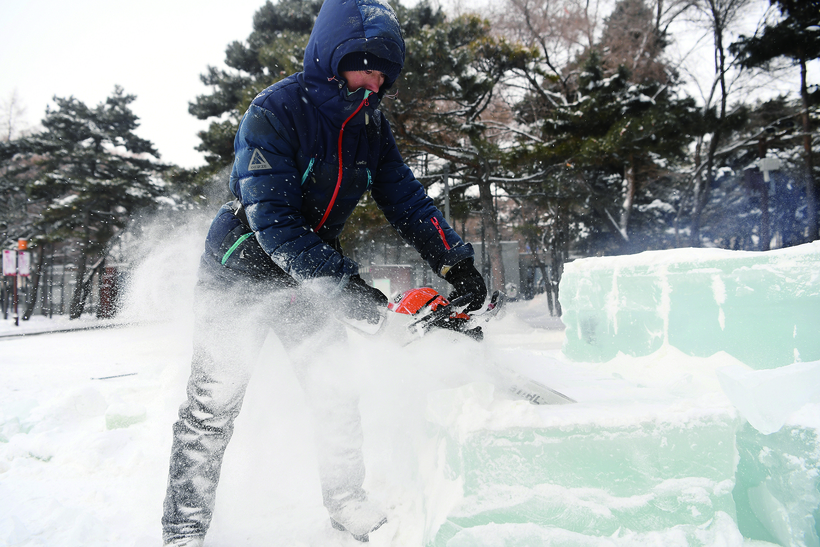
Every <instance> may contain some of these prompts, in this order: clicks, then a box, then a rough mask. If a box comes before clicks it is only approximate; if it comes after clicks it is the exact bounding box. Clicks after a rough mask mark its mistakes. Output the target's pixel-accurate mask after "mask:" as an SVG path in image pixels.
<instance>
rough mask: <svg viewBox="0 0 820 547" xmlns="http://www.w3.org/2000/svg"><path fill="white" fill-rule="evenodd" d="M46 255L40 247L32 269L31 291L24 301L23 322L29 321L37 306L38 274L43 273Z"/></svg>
mask: <svg viewBox="0 0 820 547" xmlns="http://www.w3.org/2000/svg"><path fill="white" fill-rule="evenodd" d="M45 256H46V253H45V248H44V247H43V246H42V245H41V246H40V247H39V252H38V254H37V262H36V265H35V267H34V272H33V273H32V274H31V291H29V295H28V298H27V301H26V311H25V312H23V321H28V320H29V319H31V315H32V314H33V313H34V308H35V307H36V306H37V290H38V289H39V287H40V273H41V272H42V271H43V261H44V259H45Z"/></svg>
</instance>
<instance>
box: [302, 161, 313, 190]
mask: <svg viewBox="0 0 820 547" xmlns="http://www.w3.org/2000/svg"><path fill="white" fill-rule="evenodd" d="M314 161H316V158H310V163H309V164H308V166H307V169H305V173H304V174H303V175H302V185H304V184H305V181H306V180H307V178H308V176H309V175H310V170H311V169H313V162H314Z"/></svg>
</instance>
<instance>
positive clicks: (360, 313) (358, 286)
mask: <svg viewBox="0 0 820 547" xmlns="http://www.w3.org/2000/svg"><path fill="white" fill-rule="evenodd" d="M341 302H342V307H343V310H344V313H345V315H347V316H348V317H350V318H351V319H356V320H357V321H367V322H368V323H372V324H374V325H377V324H378V323H379V322H380V321H381V319H382V312H381V308H384V307H386V306H387V297H386V296H385V295H384V293H383V292H381V291H380V290H379V289H377V288H376V287H371V286H370V285H368V284H367V283H365V282H364V280H363V279H362V278H361V277H359V276H358V275H352V276H350V281H349V282H348V284H347V286H346V287H345V288H344V289H343V290H342V294H341Z"/></svg>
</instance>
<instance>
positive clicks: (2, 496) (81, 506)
mask: <svg viewBox="0 0 820 547" xmlns="http://www.w3.org/2000/svg"><path fill="white" fill-rule="evenodd" d="M191 237H192V239H191V241H195V239H196V234H193V235H192V236H191ZM196 247H197V246H196V244H195V243H191V244H190V245H189V246H188V247H187V248H188V249H189V250H188V251H185V252H180V248H170V247H169V248H167V249H162V248H161V249H159V250H158V251H155V252H152V253H151V254H150V258H149V259H148V260H146V261H145V263H144V266H143V269H142V272H143V273H145V272H150V273H151V275H146V276H141V275H137V276H135V277H134V278H133V279H132V281H131V288H132V293H133V294H132V296H136V298H132V299H131V300H130V301H129V305H128V306H127V308H126V310H125V311H124V312H123V314H122V315H121V316H120V319H119V320H117V321H116V322H113V324H112V323H104V324H102V325H101V326H109V327H110V328H101V329H86V328H83V329H82V330H69V331H67V332H46V331H63V330H65V329H74V328H75V327H77V326H80V327H93V326H96V325H97V324H98V322H96V321H95V320H92V319H83V320H80V321H75V322H68V321H65V320H62V319H51V320H49V319H46V318H42V317H34V318H32V319H31V320H30V321H27V322H23V323H22V324H21V326H19V327H15V326H14V325H13V324H12V322H11V321H10V320H5V321H0V546H9V547H11V546H26V547H34V546H47V547H55V546H59V547H90V546H110V545H118V546H119V545H121V546H126V547H132V546H133V547H156V546H158V545H161V531H160V517H161V512H162V500H163V497H164V494H165V484H166V480H167V469H168V457H169V451H170V445H171V424H172V423H173V422H174V420H175V418H176V412H177V409H178V407H179V404H180V403H181V402H182V400H183V397H184V393H185V382H186V380H187V375H188V371H189V363H190V356H191V324H192V317H191V314H190V296H191V292H192V290H191V288H192V286H193V281H192V276H193V270H194V269H195V265H196V258H197V257H196V254H197V251H196ZM152 261H153V262H152ZM163 264H173V266H174V268H173V272H172V273H173V274H174V275H171V274H170V273H169V271H168V270H167V269H166V268H164V267H162V265H163ZM560 327H561V324H560V322H558V321H556V320H555V319H552V318H550V317H549V316H548V313H547V306H546V303H545V301H544V300H542V299H540V298H536V299H535V300H532V301H528V302H514V303H510V304H509V305H508V307H507V313H506V315H505V316H504V317H502V318H499V319H497V320H494V321H492V322H490V323H487V324H485V326H484V328H485V333H486V334H485V341H484V342H483V343H481V344H477V343H475V342H472V341H470V340H466V339H464V340H461V341H453V340H451V339H450V337H449V336H436V335H431V336H427V337H425V338H424V339H422V340H420V341H418V342H415V343H413V344H411V345H409V346H406V347H400V346H399V345H397V344H395V343H394V342H393V341H391V340H390V339H389V338H384V337H381V338H372V337H367V336H365V335H362V334H357V333H355V332H352V333H351V334H350V344H349V346H350V355H349V359H350V361H351V362H353V363H354V365H355V366H354V367H353V369H354V373H355V375H356V378H355V380H356V381H357V382H358V384H359V385H360V387H361V410H362V419H363V426H364V430H365V447H364V449H365V459H366V464H367V468H368V475H367V479H366V483H365V487H366V488H367V489H368V490H369V492H370V493H371V496H372V497H373V498H375V499H377V500H379V501H380V502H382V503H383V504H384V506H385V507H386V508H387V512H388V516H389V522H388V524H386V525H385V526H384V527H383V528H381V529H379V530H378V531H376V532H374V533H373V534H371V545H373V546H374V547H378V546H388V545H389V546H408V547H422V546H423V545H424V544H425V542H426V541H429V540H431V538H433V537H435V536H436V530H435V529H434V528H435V527H436V526H438V525H440V524H441V523H442V522H444V521H445V519H446V517H447V516H448V515H452V514H453V511H454V510H455V508H457V507H458V503H459V499H458V494H457V492H456V494H453V492H455V491H454V490H452V486H453V483H452V481H449V482H448V480H446V478H444V479H442V478H441V473H440V471H441V467H437V468H436V467H435V466H436V465H437V464H436V458H435V457H433V458H430V459H427V460H425V459H424V457H426V456H429V455H430V454H429V452H425V448H424V447H425V443H427V445H428V446H429V445H430V443H429V442H428V441H429V439H430V435H431V434H432V435H433V437H435V436H436V435H441V433H440V432H441V431H447V432H448V433H446V435H449V436H450V437H448V438H449V439H451V440H453V439H455V440H456V441H458V439H459V438H460V437H461V436H467V435H469V434H470V433H471V432H476V431H485V432H487V431H489V432H493V431H497V432H504V431H505V430H510V429H511V428H522V427H523V428H526V427H529V426H532V427H541V428H548V429H549V431H552V432H553V433H555V432H556V431H558V432H560V431H575V432H592V433H593V434H594V433H596V432H600V433H601V435H600V436H599V437H600V438H604V437H607V435H609V433H610V432H618V431H621V432H623V431H649V433H648V435H649V437H650V438H651V437H652V436H653V435H655V433H653V432H652V430H651V428H652V427H656V426H658V427H660V429H661V430H664V428H666V430H669V431H672V430H673V429H675V428H678V429H679V430H681V431H683V430H687V431H688V430H695V429H697V428H698V427H700V425H702V424H704V423H707V422H709V420H712V421H713V422H714V423H715V424H717V425H716V427H718V428H724V429H726V430H727V431H729V435H730V436H731V435H732V433H731V432H732V431H734V429H733V428H735V427H738V424H740V423H741V422H742V418H740V417H739V415H738V413H737V411H736V410H735V408H734V407H733V405H732V403H731V402H730V401H729V399H728V398H727V396H726V395H725V394H724V393H723V391H722V389H721V386H720V382H719V381H718V377H717V375H716V370H717V369H719V368H721V367H725V366H729V365H734V366H739V365H740V366H742V365H741V364H739V362H737V361H736V360H735V359H733V358H732V357H730V356H729V355H727V354H725V353H717V354H715V355H713V356H711V357H708V358H693V357H688V356H686V355H684V354H682V353H681V352H679V351H677V350H675V349H674V348H672V347H664V348H662V349H661V350H660V351H658V352H656V353H654V354H652V355H650V356H647V357H641V358H632V357H625V356H623V355H619V356H618V357H617V358H615V359H613V360H612V361H609V362H605V363H576V362H570V361H569V360H567V359H566V358H565V357H564V355H563V354H562V345H563V340H564V331H563V329H561V328H560ZM21 333H26V334H25V335H24V336H20V335H19V334H21ZM499 364H503V365H505V366H507V367H511V368H514V369H517V370H518V371H519V372H521V373H524V374H526V375H528V376H530V377H532V378H534V379H536V380H538V381H541V382H543V383H546V384H548V385H550V386H551V387H553V388H555V389H558V390H560V391H562V392H564V393H565V394H567V395H569V396H570V397H572V398H574V399H576V400H577V401H578V403H577V404H574V405H563V406H546V407H538V406H534V405H530V404H528V403H526V402H524V401H520V400H518V401H516V400H510V398H509V397H503V396H502V394H501V393H500V392H499V393H497V395H498V396H497V397H495V398H492V397H488V396H487V393H488V392H487V391H486V386H488V385H491V384H492V378H491V373H492V371H493V370H494V367H496V366H497V365H499ZM465 386H467V387H466V388H465ZM431 394H433V396H432V397H431ZM459 405H460V406H459ZM659 424H660V425H659ZM688 424H693V426H692V427H690V426H689V425H688ZM699 424H700V425H699ZM786 424H787V425H789V424H791V425H792V426H795V427H802V428H805V429H806V430H807V431H811V430H815V429H817V428H820V404H817V402H816V401H815V402H813V403H811V404H807V405H805V406H803V407H801V409H800V411H799V412H797V413H794V414H793V415H791V416H790V417H788V419H787V420H786ZM436 428H439V429H438V431H439V433H435V432H433V433H431V431H432V430H435V429H436ZM630 428H632V429H630ZM727 428H728V429H727ZM311 431H312V430H311V424H310V422H309V419H308V417H307V412H306V408H305V403H304V400H303V396H302V393H301V390H300V388H299V385H298V382H297V380H296V378H295V376H294V374H293V372H292V370H291V368H290V366H289V364H288V362H287V358H286V356H285V355H284V353H283V351H282V349H281V347H280V345H279V343H278V341H276V339H275V338H273V337H271V338H269V339H268V341H267V342H266V345H265V347H264V348H263V351H262V352H261V354H260V356H259V358H258V360H257V363H256V365H255V371H254V376H253V378H252V380H251V383H250V386H249V389H248V392H247V395H246V398H245V403H244V406H243V410H242V413H241V415H240V416H239V418H238V420H237V423H236V430H235V434H234V437H233V439H232V441H231V443H230V445H229V447H228V450H227V453H226V456H225V461H224V467H223V473H222V478H221V481H220V486H219V490H218V493H217V507H216V511H215V515H214V520H213V523H212V526H211V530H210V532H209V535H208V537H207V538H206V542H205V545H206V547H243V546H258V547H267V546H271V545H275V546H280V545H281V546H297V547H307V546H316V547H319V546H322V547H325V546H331V547H332V546H353V545H360V544H359V543H358V542H356V541H355V540H353V539H352V538H351V537H350V536H348V535H346V534H344V533H340V532H337V531H335V530H333V529H332V528H331V526H330V523H329V521H328V518H327V514H326V512H325V510H324V508H323V507H322V502H321V495H320V489H319V481H318V474H317V470H316V458H315V450H316V448H315V447H314V444H313V437H312V433H311ZM545 431H546V429H545ZM664 431H665V430H664ZM706 433H709V432H708V431H706ZM664 435H666V433H663V431H662V432H661V434H658V440H659V441H662V442H661V444H659V445H658V446H660V447H665V446H666V444H665V443H666V437H665V436H664ZM582 436H583V435H581V436H580V437H578V438H581V437H582ZM661 437H663V438H661ZM707 437H708V435H707ZM707 437H704V438H707ZM441 438H442V437H438V439H439V440H440V439H441ZM643 438H644V439H645V438H646V436H644V437H643ZM707 440H708V439H707ZM713 440H714V439H713ZM639 441H640V439H639ZM567 442H569V441H567ZM641 442H643V441H641ZM670 442H671V441H670ZM721 442H722V441H721V440H720V439H717V440H716V441H715V442H714V443H713V444H714V446H715V447H717V448H716V450H719V451H720V450H723V452H721V454H724V453H725V454H724V455H726V454H728V456H727V461H728V462H729V468H728V471H727V474H726V480H716V481H715V482H714V483H709V482H708V481H706V482H704V480H703V479H701V478H697V480H695V481H689V482H691V484H689V483H687V482H686V481H681V480H678V479H675V480H674V481H671V482H670V481H666V482H662V483H660V485H661V486H659V487H655V486H651V485H650V486H651V488H650V489H649V490H648V491H647V493H646V494H645V495H640V496H637V495H631V496H630V495H626V496H625V497H617V496H615V495H611V494H610V493H609V492H607V491H606V490H605V489H595V488H586V487H584V488H566V487H558V486H551V485H549V484H543V483H542V484H540V485H535V486H533V485H530V488H529V489H528V490H526V491H525V492H524V497H525V498H526V499H536V498H538V496H539V495H542V494H543V495H547V498H546V499H549V500H552V501H554V500H555V499H559V501H560V502H561V503H562V504H563V503H566V504H567V505H566V508H565V509H564V510H563V512H562V513H560V514H559V517H560V516H561V515H568V514H570V513H572V512H573V511H576V510H577V511H581V512H582V513H583V511H587V512H590V511H591V512H590V513H589V514H590V515H591V516H592V517H593V518H602V519H604V520H603V521H602V522H603V524H602V527H603V528H601V529H604V528H606V527H607V526H611V525H613V524H614V525H615V527H616V528H617V531H615V533H614V535H612V534H607V535H603V534H601V533H594V534H592V535H582V534H579V533H577V532H569V531H567V530H564V529H560V527H555V528H549V527H547V528H538V529H535V528H526V527H525V525H524V524H512V525H511V526H512V528H510V530H512V531H509V530H507V531H504V530H502V529H501V528H499V527H495V528H494V527H493V526H492V525H485V526H482V527H476V528H472V529H465V530H466V531H465V534H464V535H463V536H462V537H460V538H458V539H459V541H460V542H454V543H458V545H466V544H469V542H470V539H469V538H470V537H471V536H470V534H473V536H472V537H474V538H479V537H480V538H481V540H482V542H481V543H480V545H520V544H522V543H520V542H515V541H513V542H510V539H509V538H511V537H512V538H515V537H529V538H530V540H529V541H528V542H526V544H527V545H546V544H550V545H558V544H560V545H575V544H583V545H607V546H609V545H619V546H620V545H646V544H653V545H687V544H688V543H687V542H689V538H692V537H697V538H700V539H699V541H698V543H697V544H699V545H735V546H741V545H745V546H747V547H748V546H750V545H762V544H763V543H762V542H758V541H752V540H748V539H744V538H743V537H742V536H741V534H740V532H739V531H738V528H737V525H736V523H735V521H734V520H733V519H732V518H731V517H732V516H730V515H728V514H727V513H726V512H725V511H722V510H718V509H717V508H716V507H715V508H711V505H710V504H712V503H713V501H714V500H716V501H714V503H718V502H719V503H724V502H725V501H726V500H729V504H730V505H733V504H732V503H731V487H732V484H733V478H732V473H733V471H732V465H733V464H732V460H733V458H735V457H736V456H735V454H736V452H734V453H730V452H731V450H734V449H732V448H731V446H733V445H731V446H730V449H731V450H730V451H729V452H726V451H725V450H724V448H725V445H724V446H723V448H721V447H720V446H719V445H721ZM730 444H731V443H730ZM563 446H564V447H570V445H569V444H566V443H564V444H563ZM683 449H684V450H688V447H683ZM692 449H693V450H694V447H692ZM664 450H667V451H668V448H664ZM565 452H566V450H565ZM716 454H717V453H716ZM673 455H674V454H673ZM566 456H567V458H565V463H566V461H569V462H570V467H572V452H571V451H570V452H568V453H566ZM582 456H583V454H579V465H581V464H582V463H583V462H582V461H581V459H583V458H582ZM626 457H627V459H629V454H627V455H626ZM812 457H814V456H812ZM806 461H809V460H806ZM811 461H814V460H811ZM439 463H440V462H439ZM633 463H635V462H633ZM637 464H638V466H637V467H636V469H638V470H639V471H640V465H642V464H640V462H637ZM801 465H803V467H800V466H798V467H800V469H798V471H799V472H800V473H803V475H801V476H806V477H811V476H812V475H811V469H806V468H805V466H806V465H814V464H801ZM437 473H438V475H436V474H437ZM437 476H438V477H439V478H436V477H437ZM661 478H663V477H661ZM698 481H699V482H698ZM490 486H491V485H490ZM678 488H679V489H680V491H678V490H676V489H678ZM710 488H711V489H712V490H709V489H710ZM545 489H546V490H545ZM664 489H666V490H664ZM727 489H728V490H727ZM707 491H710V492H712V494H710V495H711V498H710V495H706V496H705V497H704V495H703V493H704V492H707ZM511 492H512V491H511ZM669 492H672V498H669V497H668V496H669ZM556 495H557V496H559V497H558V498H555V496H556ZM619 495H621V494H619ZM448 496H449V497H448ZM453 496H455V497H453ZM533 496H535V497H533ZM664 496H667V497H666V498H664ZM809 497H811V496H809ZM665 499H666V500H668V499H672V500H673V501H674V503H677V504H682V505H681V507H683V510H684V511H685V512H686V511H688V512H689V513H690V517H691V518H695V517H697V516H698V511H703V510H709V509H710V508H711V509H710V510H712V511H713V512H714V518H711V519H709V518H705V520H704V519H702V520H703V522H702V523H701V524H695V525H693V524H691V523H690V524H683V523H680V524H678V523H677V522H675V521H673V522H672V523H671V524H670V525H664V526H665V527H662V529H661V530H654V529H653V531H650V532H647V531H642V532H641V531H638V532H634V531H630V530H629V529H627V528H624V529H623V530H622V529H621V528H620V527H619V524H620V523H618V522H617V517H616V516H613V515H617V514H618V511H621V510H632V509H630V508H635V507H636V504H637V505H641V504H644V505H646V508H647V510H651V509H652V507H657V506H661V505H662V504H663V503H666V502H664V501H663V500H665ZM761 499H762V498H761ZM766 499H768V498H766ZM431 500H433V501H435V503H431ZM675 500H677V501H675ZM693 500H694V501H693ZM710 500H713V501H710ZM721 500H722V501H721ZM525 501H526V500H525ZM812 503H813V502H812ZM625 504H627V505H628V507H627V505H625ZM692 504H694V505H692ZM698 504H699V505H698ZM695 505H697V508H696V507H695ZM690 506H691V507H690ZM562 507H563V506H562ZM638 510H640V511H643V509H642V508H641V507H638ZM437 511H438V512H437ZM731 511H732V510H731V509H729V512H731ZM456 512H457V511H456ZM582 513H579V514H582ZM584 514H586V513H584ZM456 516H457V515H456ZM520 518H524V519H525V521H526V517H520ZM687 518H689V517H687ZM607 519H608V520H607ZM613 519H614V520H613ZM518 520H520V519H518ZM494 531H495V532H494ZM493 533H496V534H497V535H495V536H493V535H492V534H493ZM784 533H785V532H784ZM505 534H506V535H505ZM509 534H512V535H509ZM516 534H518V535H516ZM573 534H574V535H573ZM784 537H785V536H784ZM505 538H506V539H505ZM533 538H534V539H533ZM436 541H438V540H436ZM465 541H466V542H467V543H465ZM472 544H473V545H477V544H476V543H472Z"/></svg>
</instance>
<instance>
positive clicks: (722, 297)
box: [561, 242, 820, 369]
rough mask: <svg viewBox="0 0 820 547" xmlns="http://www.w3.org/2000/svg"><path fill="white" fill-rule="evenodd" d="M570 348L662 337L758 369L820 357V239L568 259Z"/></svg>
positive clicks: (575, 354)
mask: <svg viewBox="0 0 820 547" xmlns="http://www.w3.org/2000/svg"><path fill="white" fill-rule="evenodd" d="M561 304H562V306H563V311H564V316H563V317H562V319H563V321H564V324H565V325H566V327H567V331H566V334H567V338H566V343H565V346H564V354H565V355H566V356H567V357H568V358H570V359H574V360H578V361H596V362H600V361H606V360H609V359H612V358H613V357H615V355H616V354H617V353H618V352H622V353H625V354H628V355H634V356H638V355H648V354H650V353H652V352H654V351H656V350H657V349H658V348H660V347H661V346H662V345H663V344H664V343H668V344H669V345H672V346H674V347H676V348H678V349H679V350H681V351H683V352H684V353H686V354H689V355H694V356H708V355H712V354H714V353H715V352H717V351H725V352H726V353H729V354H730V355H732V356H734V357H736V358H738V359H739V360H740V361H742V362H743V363H745V364H747V365H749V366H750V367H752V368H755V369H767V368H775V367H779V366H783V365H788V364H791V363H793V362H795V361H814V360H818V359H820V242H815V243H812V244H807V245H801V246H797V247H791V248H788V249H780V250H776V251H769V252H740V251H725V250H719V249H680V250H674V251H653V252H645V253H641V254H639V255H633V256H617V257H606V258H589V259H583V260H576V261H574V262H571V263H568V264H567V265H566V267H565V271H564V275H563V278H562V280H561Z"/></svg>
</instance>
